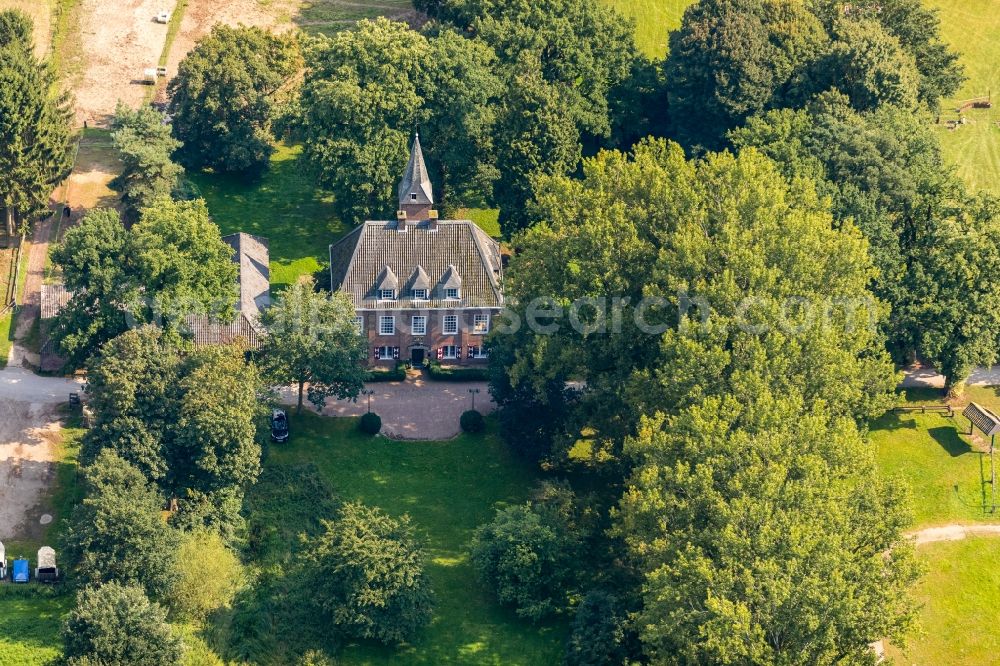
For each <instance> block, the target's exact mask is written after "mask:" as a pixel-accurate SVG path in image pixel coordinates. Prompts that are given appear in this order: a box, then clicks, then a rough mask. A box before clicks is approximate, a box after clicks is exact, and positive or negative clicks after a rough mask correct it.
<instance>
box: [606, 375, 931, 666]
mask: <svg viewBox="0 0 1000 666" xmlns="http://www.w3.org/2000/svg"><path fill="white" fill-rule="evenodd" d="M747 389H752V390H748V391H746V392H743V391H740V392H737V393H736V394H734V395H731V396H723V397H720V398H709V399H707V400H706V401H705V402H704V403H703V404H701V405H697V406H693V407H691V408H689V409H686V410H684V411H683V412H681V413H680V414H678V415H677V416H676V417H674V418H672V419H670V420H669V421H665V420H664V419H663V417H662V416H657V417H654V418H652V419H648V420H644V422H643V425H642V427H641V428H640V431H639V434H638V435H637V437H635V438H634V439H631V440H630V441H629V444H628V447H627V450H628V453H629V454H630V455H632V456H634V457H635V460H636V462H637V468H636V471H635V473H634V475H633V476H632V477H631V479H630V481H629V485H628V489H627V490H626V492H625V495H624V498H623V500H622V513H621V515H620V524H619V530H620V532H621V534H622V535H624V537H625V540H626V542H627V544H628V547H629V550H630V551H631V553H632V554H633V556H634V557H635V559H636V561H637V563H638V564H639V566H640V567H641V568H642V570H643V571H644V572H645V573H646V579H645V582H644V584H643V589H642V593H643V598H644V604H643V607H642V610H641V611H640V612H639V614H638V617H637V622H636V625H637V626H638V627H639V631H640V635H641V638H642V639H643V644H644V647H645V649H646V652H647V654H648V655H649V656H650V657H651V658H652V660H653V661H654V662H669V661H675V660H676V661H680V662H683V663H712V664H747V663H769V664H775V663H780V664H803V665H805V664H844V663H850V664H867V663H871V660H872V659H873V655H872V653H871V648H870V647H869V644H870V643H872V642H875V641H877V640H881V639H882V638H884V637H889V638H896V639H898V638H902V637H903V635H904V634H905V633H906V630H907V629H908V628H909V627H910V626H911V624H912V621H913V619H914V615H915V607H914V605H913V604H912V602H911V601H910V599H909V597H908V594H907V591H908V588H909V586H910V585H911V584H912V583H913V582H914V581H915V579H916V576H917V573H918V571H919V569H918V567H917V566H916V560H915V557H914V553H913V547H912V545H911V544H910V543H909V542H908V541H907V540H906V538H905V537H904V536H903V534H902V531H903V529H905V528H906V527H907V526H908V525H909V523H910V516H909V514H908V511H907V509H906V506H907V505H906V502H907V500H908V494H907V493H906V492H905V491H904V490H903V489H902V488H900V487H898V486H897V485H896V484H894V483H889V482H887V481H886V480H885V479H882V478H881V477H879V475H878V474H877V473H876V471H875V461H874V456H873V452H872V449H871V447H870V445H869V444H868V443H866V442H865V441H863V439H862V437H861V436H860V434H859V433H858V430H857V428H856V426H855V424H854V422H853V421H852V420H850V419H849V418H845V417H835V416H833V415H831V414H830V413H829V411H828V410H827V409H826V408H825V407H823V406H818V407H817V408H815V409H812V410H809V412H808V413H804V412H803V407H804V403H803V402H802V401H801V399H800V398H798V397H797V396H795V394H794V392H792V393H791V394H789V395H787V396H785V397H780V398H779V397H776V396H774V395H773V394H771V393H770V392H769V391H768V389H767V388H766V386H764V385H761V384H758V385H756V386H753V387H747ZM783 393H784V392H783Z"/></svg>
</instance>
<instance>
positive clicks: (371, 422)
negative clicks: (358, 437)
mask: <svg viewBox="0 0 1000 666" xmlns="http://www.w3.org/2000/svg"><path fill="white" fill-rule="evenodd" d="M358 427H359V428H361V432H364V433H368V434H369V435H377V434H379V432H381V430H382V417H381V416H379V415H378V414H376V413H375V412H368V413H366V414H362V415H361V421H360V422H359V423H358Z"/></svg>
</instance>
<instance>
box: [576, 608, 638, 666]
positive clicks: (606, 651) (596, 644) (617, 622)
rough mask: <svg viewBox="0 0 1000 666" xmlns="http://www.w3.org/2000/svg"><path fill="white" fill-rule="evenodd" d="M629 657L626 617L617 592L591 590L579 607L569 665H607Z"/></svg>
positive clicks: (619, 662) (618, 662) (621, 661)
mask: <svg viewBox="0 0 1000 666" xmlns="http://www.w3.org/2000/svg"><path fill="white" fill-rule="evenodd" d="M625 660H626V649H625V617H624V615H623V614H622V613H621V609H620V608H619V607H618V600H617V599H616V598H615V597H614V595H612V594H609V593H607V592H605V591H603V590H591V591H590V592H588V593H587V596H586V597H584V598H583V602H582V603H581V604H580V606H579V608H577V609H576V617H575V618H574V620H573V632H572V633H571V634H570V636H569V639H568V640H567V641H566V654H565V656H564V658H563V663H564V664H565V666H603V665H604V664H623V663H625Z"/></svg>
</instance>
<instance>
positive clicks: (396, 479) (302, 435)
mask: <svg viewBox="0 0 1000 666" xmlns="http://www.w3.org/2000/svg"><path fill="white" fill-rule="evenodd" d="M355 423H356V421H355V420H354V419H327V418H321V417H318V416H314V415H311V414H310V415H303V416H301V417H296V418H294V419H293V422H292V433H293V434H292V441H291V443H290V444H289V445H287V446H274V447H272V448H271V451H270V454H269V457H268V460H267V473H266V475H265V476H266V483H265V486H263V487H261V488H260V490H262V491H264V492H265V493H267V494H268V495H269V496H270V498H267V497H262V496H261V495H260V493H259V492H258V493H256V494H255V496H253V497H251V498H250V501H251V503H252V504H255V505H256V506H257V507H258V509H257V510H258V511H259V512H265V513H267V514H268V515H267V517H266V522H267V523H269V524H271V525H272V529H275V530H278V531H279V535H271V536H270V537H268V539H270V540H271V541H274V540H275V539H285V540H290V537H291V536H292V535H293V534H294V533H295V532H296V531H298V530H297V529H296V528H295V527H294V526H296V525H301V526H302V531H304V529H305V528H306V527H307V525H308V523H310V522H311V521H314V520H315V518H316V514H317V513H323V512H329V511H331V508H330V503H329V501H328V500H327V499H324V498H323V493H322V492H321V491H320V490H318V489H316V488H315V486H316V485H317V482H316V481H314V480H311V477H312V476H314V475H315V474H317V473H318V476H319V477H320V478H322V479H323V481H325V482H326V483H327V484H329V487H330V488H331V489H332V490H333V492H334V493H336V496H337V498H338V499H342V500H361V501H363V502H365V503H368V504H371V505H375V506H378V507H380V508H382V509H384V510H385V511H387V512H389V513H390V514H392V515H401V514H403V513H408V514H409V515H410V517H411V518H412V520H413V524H414V526H415V528H416V529H417V531H418V533H419V534H420V535H421V537H422V538H423V539H424V541H425V546H426V549H427V553H428V557H429V563H428V573H429V575H430V578H431V581H432V584H433V587H434V592H435V594H436V596H437V609H436V613H435V617H434V620H433V623H432V624H431V626H430V627H429V628H428V630H427V631H426V632H425V633H424V634H423V636H422V637H421V638H420V639H419V640H418V641H417V643H415V644H414V645H412V646H407V647H404V648H401V649H398V650H396V649H389V648H383V647H379V646H376V645H371V644H362V645H349V646H346V648H345V649H344V650H343V651H342V652H341V653H340V654H338V655H337V663H339V664H390V663H393V664H395V663H406V664H511V665H516V664H539V665H541V664H553V663H557V662H558V661H559V659H560V657H561V654H562V644H563V639H564V635H565V627H564V626H563V625H562V624H559V623H556V624H552V625H549V626H546V627H543V628H536V627H533V626H531V625H529V624H526V623H524V622H521V621H519V620H517V619H516V618H515V617H514V615H513V614H512V613H510V612H508V611H507V610H504V609H502V608H500V607H498V606H497V604H496V602H495V601H494V600H493V598H492V597H491V596H490V594H489V593H488V592H487V591H486V590H485V589H484V588H483V587H482V586H481V585H480V584H479V582H478V581H477V580H476V575H475V572H474V571H473V569H472V567H471V565H470V564H469V561H468V544H469V540H470V538H471V536H472V532H473V530H474V529H475V527H476V526H478V525H479V524H481V523H483V522H486V521H487V520H489V519H490V518H491V517H492V515H493V507H494V505H495V504H496V503H497V502H505V503H513V502H521V501H523V500H525V499H526V497H527V495H528V492H529V490H530V489H531V488H532V486H533V484H534V483H535V481H536V478H537V477H536V475H535V473H534V472H533V471H532V467H531V466H529V465H526V464H522V463H521V462H519V461H517V460H516V459H514V458H513V457H512V456H511V455H510V453H509V451H508V450H507V448H506V447H505V446H504V445H503V444H502V443H501V442H500V441H499V439H498V438H497V437H496V436H495V435H493V434H487V435H484V436H462V437H459V438H457V439H455V440H452V441H449V442H397V441H391V440H387V439H383V438H370V437H367V436H364V435H361V434H360V433H359V432H358V431H357V430H356V425H355ZM310 470H315V471H310ZM283 479H284V480H283ZM294 479H300V480H301V482H298V483H296V482H294V481H290V480H294ZM267 486H270V490H268V488H267ZM296 498H298V499H296ZM268 506H270V507H271V508H267V507H268ZM290 543H294V542H290Z"/></svg>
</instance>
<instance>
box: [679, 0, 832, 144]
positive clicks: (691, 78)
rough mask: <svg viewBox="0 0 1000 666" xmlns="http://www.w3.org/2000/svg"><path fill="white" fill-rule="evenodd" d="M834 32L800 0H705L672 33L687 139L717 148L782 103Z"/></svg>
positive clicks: (681, 136)
mask: <svg viewBox="0 0 1000 666" xmlns="http://www.w3.org/2000/svg"><path fill="white" fill-rule="evenodd" d="M827 41H828V37H827V35H826V33H825V31H824V30H823V26H822V24H821V23H820V22H819V20H818V19H817V18H816V17H815V16H814V15H813V14H812V13H810V12H809V11H808V10H807V9H806V8H805V6H804V5H803V4H802V3H801V2H797V1H796V0H763V1H761V0H701V1H700V2H697V3H695V4H693V5H691V6H690V7H688V8H687V9H686V10H685V12H684V18H683V21H682V24H681V27H680V29H679V30H677V31H675V32H672V33H670V49H669V52H670V55H669V57H668V58H667V62H666V77H667V81H668V84H667V94H668V97H669V104H670V117H671V121H672V124H673V127H674V129H675V131H676V138H677V139H678V140H679V141H681V142H682V143H683V144H684V145H686V146H690V147H697V148H700V149H708V150H715V149H718V148H720V147H721V146H722V145H723V139H724V137H725V133H726V131H728V130H729V129H731V128H733V127H736V126H738V125H740V124H742V122H743V120H744V119H745V118H747V117H748V116H751V115H754V114H755V113H758V112H760V111H763V110H765V109H768V108H771V107H775V106H783V105H784V104H786V103H787V102H788V101H789V100H790V99H792V98H793V97H794V95H795V94H796V93H797V88H799V87H801V86H802V85H803V84H804V81H803V80H802V78H803V74H804V71H805V70H806V69H807V68H809V67H811V66H812V64H813V63H814V62H815V61H816V60H817V59H818V58H819V57H820V56H821V54H822V53H823V51H824V50H825V48H826V44H827Z"/></svg>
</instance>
